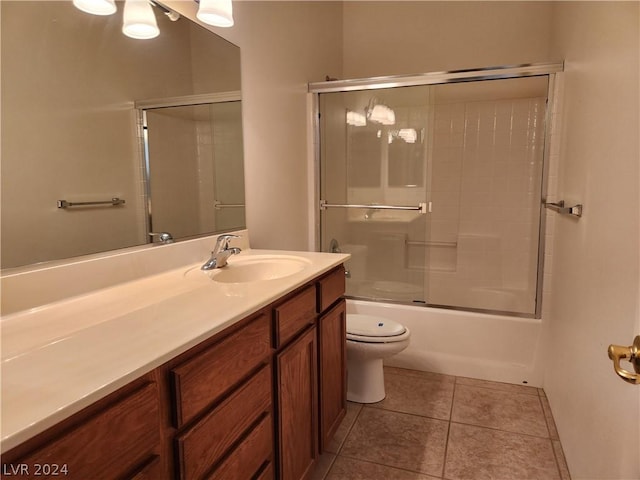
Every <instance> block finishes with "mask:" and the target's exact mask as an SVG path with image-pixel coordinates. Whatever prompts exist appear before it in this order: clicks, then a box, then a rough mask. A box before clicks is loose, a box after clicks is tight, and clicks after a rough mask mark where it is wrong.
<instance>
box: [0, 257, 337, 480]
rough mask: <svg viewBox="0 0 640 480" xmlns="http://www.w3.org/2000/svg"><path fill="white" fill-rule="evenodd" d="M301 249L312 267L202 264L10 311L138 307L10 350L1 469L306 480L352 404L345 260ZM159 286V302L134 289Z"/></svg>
mask: <svg viewBox="0 0 640 480" xmlns="http://www.w3.org/2000/svg"><path fill="white" fill-rule="evenodd" d="M271 253H273V252H271ZM291 253H294V252H291ZM260 254H261V252H260V251H251V250H249V251H247V252H243V253H242V254H241V255H240V256H238V257H239V258H240V257H242V260H245V261H246V259H247V258H249V259H250V260H251V256H252V255H253V256H254V258H258V256H259V255H260ZM295 255H296V257H300V258H304V259H306V261H308V264H306V266H305V268H303V269H302V270H301V271H300V272H296V273H293V274H287V275H285V276H283V277H282V278H276V279H272V280H267V281H256V282H245V283H237V282H231V283H225V282H224V281H218V282H216V281H214V279H213V278H212V277H207V276H206V275H205V274H204V273H202V272H197V273H198V276H197V278H190V277H191V275H190V274H189V272H190V271H193V269H194V268H195V266H193V267H191V269H189V268H180V269H177V270H174V271H169V272H166V273H163V274H160V275H156V276H154V277H151V278H147V279H141V280H138V281H135V282H131V283H130V284H129V285H117V286H115V287H113V289H105V290H104V291H100V292H96V293H93V294H90V295H83V296H81V297H79V298H77V299H72V300H70V301H68V302H61V304H59V305H56V304H54V305H52V306H47V307H45V308H44V309H41V311H39V310H38V309H34V310H35V311H30V312H25V313H18V314H16V315H14V317H19V316H20V315H23V316H25V318H12V317H11V316H10V317H9V320H10V321H11V322H13V321H16V322H17V321H26V322H31V323H32V324H34V325H35V324H36V323H37V318H33V317H34V315H35V317H38V315H40V316H42V311H47V309H49V310H50V311H49V312H48V314H49V317H48V318H49V319H50V320H51V321H55V319H56V318H63V317H65V315H64V312H65V311H66V312H67V314H68V316H67V317H66V318H67V320H68V319H69V318H70V317H73V316H78V315H79V316H82V315H89V314H90V310H91V305H94V306H95V305H98V304H99V303H100V302H105V301H106V300H105V296H107V297H109V298H110V299H111V300H114V299H116V298H118V295H124V296H123V297H122V299H121V300H122V301H123V302H124V303H125V304H129V307H128V308H127V312H126V314H124V313H123V312H120V311H118V313H117V314H116V313H113V314H112V316H111V318H109V319H104V318H101V319H100V321H98V322H97V323H95V324H94V325H92V326H90V327H88V328H86V329H79V330H76V331H71V329H70V330H69V332H67V334H66V335H65V334H64V333H62V334H60V335H61V338H60V339H58V340H52V341H51V342H50V343H46V344H44V345H40V346H38V347H37V348H34V347H35V344H34V345H31V347H30V348H29V349H26V350H25V349H24V348H23V350H24V353H19V352H17V351H15V352H14V351H11V349H10V351H9V352H8V353H7V355H5V356H3V373H5V372H6V376H5V378H4V379H3V407H2V408H3V411H2V414H3V420H6V421H5V422H4V423H5V425H4V427H3V445H2V447H3V452H4V453H3V457H2V478H5V477H6V478H9V477H17V478H32V477H36V476H45V477H46V476H49V477H53V476H65V477H68V478H79V479H87V478H105V479H107V478H114V479H122V478H131V479H133V478H135V479H147V478H148V479H154V480H157V479H163V478H167V479H171V478H180V479H197V478H226V479H229V478H233V479H242V478H247V479H249V478H260V479H268V478H280V479H283V480H284V479H287V480H288V479H292V480H293V479H302V478H308V476H309V474H310V472H311V470H312V467H313V465H314V464H315V462H316V460H317V458H318V455H319V453H320V452H321V451H322V450H323V449H324V448H325V447H326V445H327V443H328V442H329V441H330V439H331V438H332V436H333V435H334V433H335V431H336V429H337V427H338V426H339V424H340V421H341V420H342V418H343V417H344V415H345V412H346V410H345V409H346V352H345V339H346V333H345V302H344V299H343V298H342V295H343V293H344V288H345V275H344V268H343V266H342V263H343V262H344V260H345V259H346V258H348V256H347V255H333V254H322V253H311V252H309V253H306V252H295ZM272 257H273V258H279V257H282V255H280V256H278V255H275V256H274V255H272ZM265 258H266V257H265ZM233 261H234V259H231V260H230V262H229V264H230V265H229V268H232V267H233V266H234V263H233ZM237 265H240V263H237ZM185 272H187V273H185ZM216 274H218V272H216ZM221 278H222V277H221ZM149 282H152V283H153V285H150V284H149ZM181 282H187V283H186V286H185V284H184V283H181ZM176 285H182V288H184V289H185V290H184V291H178V293H176V291H175V288H176ZM152 287H154V288H153V291H154V292H156V293H157V290H156V289H157V288H165V289H166V291H165V292H164V296H163V295H160V297H162V298H163V299H162V300H158V301H157V302H155V303H153V302H147V304H146V305H145V304H144V300H143V299H142V298H141V297H138V298H139V300H138V304H136V303H135V301H133V300H131V299H130V298H129V299H127V298H128V297H127V298H125V297H126V296H127V295H133V294H135V292H136V291H137V292H138V293H140V292H144V290H145V289H151V288H152ZM114 289H115V290H114ZM172 289H173V290H172ZM125 292H127V293H125ZM107 300H108V299H107ZM103 305H106V304H105V303H103ZM111 308H113V309H114V312H115V311H117V310H118V308H117V307H115V306H113V307H111ZM122 308H124V307H122ZM43 318H44V317H43ZM207 318H208V319H209V320H208V321H207ZM5 320H6V319H3V321H5ZM7 325H9V326H11V325H12V324H11V323H7ZM180 326H181V327H182V328H178V327H180ZM61 328H62V330H64V328H65V327H61ZM66 328H69V327H66ZM123 328H124V329H125V330H123ZM127 328H128V331H126V329H127ZM145 328H146V330H145ZM185 331H186V332H187V333H184V332H185ZM143 332H144V334H143ZM6 333H7V334H9V335H12V334H13V335H14V338H15V339H18V340H19V339H20V335H19V333H20V332H19V330H18V329H17V328H15V325H14V328H13V329H11V328H9V329H8V330H7V332H6ZM36 336H37V335H36ZM132 336H133V337H135V338H132ZM187 338H188V340H186V341H185V339H187ZM90 339H93V340H94V341H96V342H97V343H95V345H92V346H91V345H87V343H86V342H87V341H89V340H90ZM98 339H101V340H100V341H97V340H98ZM34 342H35V341H34ZM3 343H7V338H6V337H5V338H4V340H3ZM36 343H37V342H36ZM65 343H66V344H67V345H64V344H65ZM58 345H61V347H60V348H58V347H57V346H58ZM14 348H15V347H14ZM47 351H48V352H47ZM60 352H65V353H64V354H62V355H56V353H60ZM153 352H155V353H153ZM47 359H48V360H49V362H46V361H47ZM54 359H55V360H54ZM107 359H109V361H110V362H113V365H112V367H113V368H111V369H110V368H108V365H104V362H105V361H107ZM51 361H54V362H55V363H56V364H55V365H49V364H39V362H46V363H50V362H51ZM82 362H83V363H82ZM92 365H93V367H95V368H93V378H91V379H89V378H88V377H83V375H84V374H83V373H82V372H85V373H86V372H88V371H90V370H92V368H91V366H92ZM48 371H52V372H55V373H54V374H53V378H51V376H48V375H47V372H48ZM65 387H68V389H65ZM54 390H55V391H54ZM61 390H64V391H61ZM34 396H36V397H37V398H34ZM5 399H6V402H5V401H4V400H5Z"/></svg>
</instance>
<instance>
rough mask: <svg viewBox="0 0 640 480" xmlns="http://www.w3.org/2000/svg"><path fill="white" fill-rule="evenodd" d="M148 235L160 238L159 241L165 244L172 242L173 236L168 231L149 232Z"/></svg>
mask: <svg viewBox="0 0 640 480" xmlns="http://www.w3.org/2000/svg"><path fill="white" fill-rule="evenodd" d="M149 236H150V237H151V238H153V237H158V239H159V240H160V243H165V244H166V243H173V237H172V236H171V234H170V233H169V232H160V233H155V232H149Z"/></svg>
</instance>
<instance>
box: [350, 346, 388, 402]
mask: <svg viewBox="0 0 640 480" xmlns="http://www.w3.org/2000/svg"><path fill="white" fill-rule="evenodd" d="M385 396H386V393H385V391H384V371H383V365H382V359H381V358H373V359H367V360H362V359H358V360H357V361H356V360H352V361H350V360H349V355H348V353H347V400H349V401H350V402H358V403H376V402H380V401H381V400H384V397H385Z"/></svg>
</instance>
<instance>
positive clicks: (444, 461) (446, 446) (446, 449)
mask: <svg viewBox="0 0 640 480" xmlns="http://www.w3.org/2000/svg"><path fill="white" fill-rule="evenodd" d="M451 404H452V405H453V402H451ZM450 439H451V420H449V425H447V440H446V441H445V442H444V458H443V459H442V472H441V473H440V476H441V477H442V478H444V472H445V471H446V470H447V453H448V452H449V441H450Z"/></svg>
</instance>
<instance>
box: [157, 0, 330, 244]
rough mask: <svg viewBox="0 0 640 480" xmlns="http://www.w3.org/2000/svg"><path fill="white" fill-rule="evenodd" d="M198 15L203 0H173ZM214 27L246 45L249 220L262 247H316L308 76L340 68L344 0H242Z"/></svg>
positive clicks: (314, 78) (244, 97) (244, 90)
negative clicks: (225, 22) (227, 22)
mask: <svg viewBox="0 0 640 480" xmlns="http://www.w3.org/2000/svg"><path fill="white" fill-rule="evenodd" d="M168 4H169V5H170V6H172V7H174V8H176V10H178V11H180V12H182V13H184V14H186V15H188V16H189V17H191V18H194V17H195V10H196V6H195V5H196V4H191V2H180V1H179V0H174V1H169V2H168ZM233 6H234V20H235V25H234V26H233V27H232V28H230V29H224V28H211V30H212V31H214V32H216V33H218V34H219V35H221V36H223V37H224V38H226V39H228V40H229V41H231V42H233V43H234V44H236V45H238V46H240V48H241V58H242V59H241V65H242V104H243V105H242V109H243V110H242V114H243V119H242V121H243V134H244V146H245V152H244V154H245V188H246V203H247V226H248V227H249V228H250V231H251V242H252V246H253V247H255V248H280V249H292V250H295V249H299V250H306V249H307V248H308V247H309V238H308V237H309V233H308V229H309V211H308V209H309V205H308V204H309V202H308V195H309V191H308V175H310V174H311V172H309V169H308V165H307V148H308V144H307V138H308V137H307V135H308V131H307V122H308V119H309V112H308V110H307V83H309V82H316V81H321V80H324V78H325V76H326V75H332V76H340V75H341V70H342V21H341V17H342V4H341V2H305V1H301V2H295V1H294V2H271V1H267V2H261V1H256V2H253V1H246V2H245V1H242V2H234V3H233Z"/></svg>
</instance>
